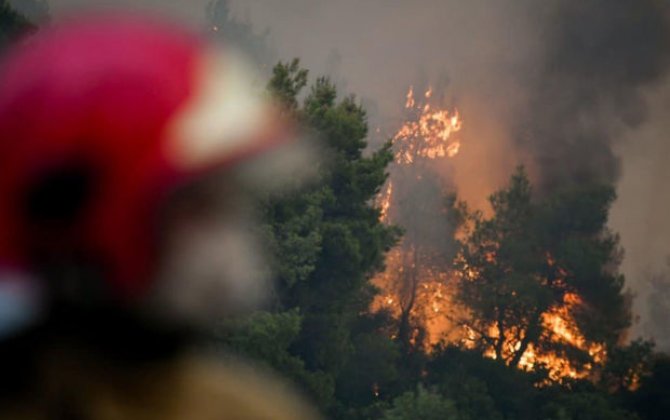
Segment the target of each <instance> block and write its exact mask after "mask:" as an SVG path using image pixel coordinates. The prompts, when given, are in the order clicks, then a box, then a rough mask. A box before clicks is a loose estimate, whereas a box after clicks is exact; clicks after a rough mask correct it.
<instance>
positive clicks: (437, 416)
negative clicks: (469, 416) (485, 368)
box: [383, 386, 461, 420]
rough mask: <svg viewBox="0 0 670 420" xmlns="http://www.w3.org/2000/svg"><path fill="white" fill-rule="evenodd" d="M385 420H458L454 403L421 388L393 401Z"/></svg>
mask: <svg viewBox="0 0 670 420" xmlns="http://www.w3.org/2000/svg"><path fill="white" fill-rule="evenodd" d="M383 418H384V419H385V420H413V419H424V420H450V419H452V420H457V419H460V418H461V417H460V416H459V415H458V411H457V410H456V408H455V406H454V403H453V401H450V400H448V399H446V398H444V397H443V396H441V395H440V394H438V393H434V392H431V391H428V390H426V389H425V388H423V387H422V386H419V387H418V388H417V390H416V392H406V393H404V394H402V395H401V396H399V397H397V398H396V399H394V400H393V406H392V407H391V408H390V409H388V410H386V412H385V413H384V417H383Z"/></svg>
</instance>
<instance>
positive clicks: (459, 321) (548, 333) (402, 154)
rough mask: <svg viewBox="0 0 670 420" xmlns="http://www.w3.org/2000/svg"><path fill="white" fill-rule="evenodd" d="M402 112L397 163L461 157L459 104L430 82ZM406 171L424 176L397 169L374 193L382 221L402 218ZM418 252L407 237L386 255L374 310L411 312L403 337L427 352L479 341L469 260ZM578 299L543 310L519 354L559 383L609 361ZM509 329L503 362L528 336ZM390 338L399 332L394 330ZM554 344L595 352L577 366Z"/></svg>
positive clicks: (490, 353)
mask: <svg viewBox="0 0 670 420" xmlns="http://www.w3.org/2000/svg"><path fill="white" fill-rule="evenodd" d="M405 111H406V113H407V116H408V118H406V120H405V122H404V123H403V124H402V125H401V126H400V128H399V129H398V130H397V132H396V134H395V135H394V136H393V138H392V142H393V149H394V158H395V159H394V160H395V164H396V165H397V167H406V168H407V167H411V166H413V165H417V166H416V167H417V168H423V166H419V164H421V163H422V162H427V161H433V160H437V159H449V158H454V157H456V156H458V154H459V151H460V150H461V142H460V141H459V140H458V139H457V138H456V136H457V133H458V132H459V131H460V130H461V129H462V127H463V121H462V120H461V117H460V115H459V113H458V111H456V110H453V111H450V110H447V109H445V108H442V107H438V106H436V105H435V92H434V91H433V90H432V89H431V88H429V89H428V90H426V91H425V92H424V93H423V95H417V94H416V93H415V91H414V89H413V88H412V87H410V88H409V90H408V92H407V95H406V98H405ZM401 173H404V174H408V173H411V174H412V175H411V176H414V177H416V179H417V180H419V179H421V177H422V176H424V175H425V174H424V173H423V172H421V170H417V171H410V172H408V171H394V170H393V168H392V170H391V176H390V179H389V181H388V182H387V184H386V185H385V186H384V188H383V189H382V191H381V192H380V194H379V197H378V199H377V205H378V208H379V209H380V219H381V221H382V222H384V223H398V221H397V220H394V218H395V217H397V214H396V213H397V209H396V207H397V206H398V203H400V202H402V200H403V198H404V197H402V194H403V191H400V190H398V189H402V185H403V183H402V182H400V179H396V178H394V177H397V176H399V174H401ZM405 176H407V175H405ZM394 181H396V182H394ZM396 195H397V197H396ZM412 253H413V254H414V257H412V256H411V254H412ZM420 253H421V254H422V255H424V256H425V255H428V256H429V255H430V253H431V250H430V249H421V250H420ZM416 254H417V244H413V243H410V242H409V240H408V239H407V238H405V241H404V242H403V243H402V244H401V245H399V246H398V247H396V248H394V249H393V250H391V251H390V252H389V253H388V254H387V258H386V270H385V271H384V272H383V273H380V274H379V275H377V276H376V277H375V278H374V279H373V283H374V284H375V286H377V287H378V288H379V290H380V292H379V294H378V296H377V297H376V298H375V299H374V301H373V304H372V306H371V310H372V311H379V310H386V311H388V312H389V313H390V314H391V315H392V316H393V317H395V318H396V319H397V320H398V321H399V322H400V320H401V318H403V316H404V317H409V319H411V321H412V325H413V328H414V329H413V331H412V332H411V334H410V335H409V336H406V337H409V342H410V343H411V344H412V345H415V344H416V343H417V339H418V337H420V336H421V334H423V333H425V336H424V338H423V342H422V343H423V344H424V345H425V346H426V347H424V350H427V351H430V346H431V345H434V344H437V343H439V342H444V343H447V344H453V345H458V346H461V347H463V348H469V349H473V348H475V347H476V346H477V341H478V338H480V337H481V335H480V334H478V333H477V332H476V331H474V330H473V329H472V328H470V327H468V320H469V319H471V316H470V315H469V312H468V310H467V309H466V308H464V307H462V306H459V304H458V303H457V302H456V299H455V296H456V291H457V287H458V284H459V282H461V281H472V280H476V279H477V277H478V276H479V275H480V273H479V272H477V270H476V269H474V268H470V267H466V268H463V271H462V272H455V271H454V270H453V269H452V268H451V265H450V264H448V263H445V264H443V265H442V267H434V266H433V267H428V266H424V265H422V263H421V261H422V260H421V259H419V258H417V257H416ZM485 257H486V261H487V262H488V263H495V259H496V255H495V252H491V253H489V254H487V255H486V256H485ZM428 259H430V258H428ZM547 264H548V265H549V266H551V267H554V268H555V272H556V273H557V274H556V277H557V278H556V279H553V281H554V284H561V283H562V282H563V279H564V278H565V277H566V276H567V273H566V271H565V270H564V269H563V268H562V267H560V266H559V264H558V263H557V261H556V260H555V259H554V258H553V257H552V256H551V255H547ZM580 305H583V302H582V299H581V298H580V296H579V295H577V294H575V293H570V292H566V293H564V296H563V299H562V302H561V304H559V305H555V306H554V307H551V308H550V309H549V310H547V311H546V312H545V313H543V314H542V315H540V322H541V324H542V326H543V332H542V334H541V336H540V338H539V340H537V343H536V344H529V345H528V346H527V347H526V350H525V351H524V352H523V354H522V355H520V359H519V363H518V368H519V369H522V370H536V369H538V368H540V367H541V368H543V369H546V370H547V373H548V377H549V380H550V381H558V382H560V381H562V380H563V379H564V378H573V379H588V378H591V377H593V375H594V373H593V372H594V369H593V368H594V367H595V366H596V365H599V364H602V363H604V361H605V359H606V356H607V355H606V351H605V347H604V345H602V344H600V343H595V342H590V341H588V340H587V339H586V338H585V337H584V335H583V334H582V333H581V331H580V330H579V327H578V325H577V322H576V321H575V318H574V316H573V313H574V312H575V310H576V309H578V307H579V306H580ZM485 329H486V331H485V332H483V333H484V334H487V335H488V336H489V337H491V338H493V339H495V338H498V335H499V332H498V330H497V328H495V326H490V327H488V328H485ZM504 334H505V339H504V345H503V349H502V353H501V354H502V357H503V358H504V359H505V361H509V360H512V359H513V356H514V355H515V354H516V353H518V352H519V350H520V349H521V346H522V343H521V338H520V337H523V336H524V335H525V331H524V328H523V327H522V326H506V328H505V331H504ZM391 338H392V339H396V338H402V337H398V334H397V333H393V334H392V336H391ZM406 339H407V338H406ZM556 348H558V349H561V348H565V349H570V348H571V349H576V350H579V351H582V352H584V353H585V354H588V355H589V356H590V361H588V362H587V363H582V364H578V365H576V364H575V363H572V362H571V360H570V359H569V358H568V357H567V356H566V355H565V354H562V353H561V350H554V349H556ZM484 355H485V356H486V357H490V358H493V359H495V358H496V354H495V352H494V350H492V349H491V350H487V351H485V353H484Z"/></svg>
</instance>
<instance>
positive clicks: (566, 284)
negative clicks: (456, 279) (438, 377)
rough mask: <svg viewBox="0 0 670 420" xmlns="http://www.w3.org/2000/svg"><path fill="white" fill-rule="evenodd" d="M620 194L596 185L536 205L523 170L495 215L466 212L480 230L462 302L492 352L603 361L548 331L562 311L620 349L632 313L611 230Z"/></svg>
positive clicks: (465, 244)
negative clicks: (613, 209)
mask: <svg viewBox="0 0 670 420" xmlns="http://www.w3.org/2000/svg"><path fill="white" fill-rule="evenodd" d="M614 197H615V196H614V192H613V190H612V188H610V187H609V186H601V185H592V186H589V185H587V186H581V187H575V188H572V189H570V190H565V191H558V192H557V193H555V194H553V195H551V196H548V197H543V198H542V199H535V197H534V195H533V191H532V187H531V185H530V182H529V180H528V177H527V175H526V173H525V171H524V170H523V168H518V169H517V171H516V172H515V173H514V175H513V176H512V178H511V180H510V184H509V186H508V187H507V188H505V189H502V190H500V191H498V192H496V193H494V194H493V195H492V196H491V197H490V203H491V206H492V208H493V216H492V217H490V218H488V219H485V218H483V217H482V215H481V213H472V214H467V215H463V216H462V217H463V219H464V220H466V221H467V222H468V223H470V224H471V226H472V231H471V232H470V234H469V235H467V237H466V238H465V239H464V240H463V241H462V248H461V254H460V256H459V257H458V259H457V267H458V269H459V271H460V272H461V273H462V274H463V279H462V281H461V282H460V285H459V291H458V296H457V298H458V300H459V301H460V302H461V303H462V304H463V305H464V306H465V307H466V308H467V309H468V310H469V311H470V315H471V316H470V317H469V318H467V319H465V320H463V323H464V325H466V326H467V327H468V328H469V329H470V330H471V331H473V332H474V333H475V335H476V339H475V343H476V345H477V347H478V348H480V349H481V351H482V352H490V353H492V354H494V355H495V357H496V359H497V360H499V361H501V362H504V363H506V364H508V365H510V366H513V367H514V366H518V365H519V362H520V361H521V356H522V355H523V354H524V353H525V351H526V350H527V349H528V348H529V346H533V348H534V349H536V350H539V351H545V352H554V353H555V354H559V355H562V356H564V357H567V358H569V359H570V360H572V361H573V362H575V363H578V364H582V365H585V364H587V363H590V364H594V363H595V361H594V360H593V355H592V354H590V353H587V352H586V349H585V348H583V346H582V347H580V346H578V345H577V344H576V343H572V342H566V341H562V340H560V337H555V336H554V335H553V334H552V331H550V330H549V329H548V328H547V327H546V325H545V323H544V319H545V318H544V317H545V316H547V315H549V314H551V313H553V312H555V311H557V310H558V309H560V308H562V307H565V308H568V309H569V313H568V314H563V316H564V317H567V316H569V318H570V319H571V320H572V319H574V322H575V323H576V327H577V328H578V330H579V331H580V332H581V333H582V334H583V335H584V339H585V340H586V341H587V342H594V343H603V344H604V345H606V346H607V347H614V346H615V344H616V342H617V340H618V338H619V337H620V335H621V333H622V332H623V331H624V329H625V328H626V327H628V325H629V323H630V312H629V308H628V306H627V302H626V299H625V296H624V294H623V293H622V288H623V277H622V276H621V275H619V274H617V272H616V268H617V266H618V257H619V248H618V238H617V237H616V236H615V235H613V234H611V233H610V232H609V231H608V230H607V228H606V222H607V214H608V209H609V206H610V205H611V203H612V201H613V200H614ZM461 208H464V207H463V206H461Z"/></svg>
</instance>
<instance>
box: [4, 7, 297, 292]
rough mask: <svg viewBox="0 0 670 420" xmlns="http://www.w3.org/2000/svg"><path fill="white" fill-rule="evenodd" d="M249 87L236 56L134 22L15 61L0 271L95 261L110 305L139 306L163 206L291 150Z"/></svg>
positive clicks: (89, 21)
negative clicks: (179, 191) (199, 182)
mask: <svg viewBox="0 0 670 420" xmlns="http://www.w3.org/2000/svg"><path fill="white" fill-rule="evenodd" d="M250 82H251V81H250V80H249V75H248V69H246V68H244V66H243V65H242V63H241V62H240V60H239V59H237V58H236V57H235V55H234V54H232V53H228V52H226V51H214V49H213V48H212V46H211V45H209V44H208V43H207V42H205V41H204V40H203V39H201V37H199V36H197V35H196V34H194V33H191V32H189V31H188V30H185V29H184V28H182V27H181V26H178V25H175V24H172V23H166V22H164V21H160V20H155V19H150V18H144V17H142V18H141V17H137V16H126V15H116V16H114V17H109V16H105V17H101V16H100V17H91V16H88V17H86V18H85V19H78V20H73V21H70V22H67V23H64V24H62V25H59V26H57V27H54V28H50V29H46V30H44V31H42V32H40V33H39V34H37V35H36V36H34V37H32V38H31V39H29V41H28V42H27V43H24V44H23V45H21V46H19V47H17V48H15V49H14V51H12V52H10V54H9V55H8V56H7V58H6V60H5V61H4V63H3V65H2V67H1V70H0V270H5V271H7V272H9V271H15V270H19V271H22V272H31V271H33V270H34V269H35V267H36V266H40V265H49V264H51V263H52V260H54V261H55V262H56V263H57V262H58V260H61V259H64V260H67V259H73V260H77V259H82V260H86V261H95V262H96V265H97V266H98V267H101V268H102V271H103V274H104V280H105V283H106V284H107V285H109V286H111V289H112V291H113V292H114V293H115V294H116V295H117V296H119V297H120V298H122V299H134V298H138V297H141V296H143V295H144V294H145V293H146V291H147V290H148V289H149V287H150V285H151V279H152V278H154V275H155V270H156V258H157V255H156V253H157V244H156V242H157V228H158V227H157V224H156V216H157V214H158V212H159V209H160V208H161V207H162V205H163V204H164V201H165V199H166V197H167V195H168V194H169V193H170V192H171V191H173V190H174V189H175V188H177V186H179V185H182V184H185V183H188V182H189V181H190V180H192V179H194V178H197V177H200V176H202V175H203V174H205V173H208V172H211V171H212V170H214V169H220V168H227V167H230V166H231V165H233V164H235V163H236V162H238V161H240V160H245V159H247V158H248V157H250V156H252V155H258V154H259V153H260V152H263V151H267V150H270V149H273V148H274V147H275V146H278V145H279V144H282V143H283V142H286V141H287V140H290V139H292V138H293V137H294V136H293V135H291V133H289V131H290V130H288V127H287V126H286V125H284V124H283V123H282V122H280V119H279V118H278V113H276V112H274V110H273V107H272V106H270V105H269V104H268V103H267V102H266V101H263V100H262V99H261V98H260V97H256V96H254V95H253V93H252V90H251V89H250V86H249V83H250ZM1 281H2V278H0V282H1Z"/></svg>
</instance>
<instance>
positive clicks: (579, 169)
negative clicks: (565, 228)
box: [517, 0, 670, 189]
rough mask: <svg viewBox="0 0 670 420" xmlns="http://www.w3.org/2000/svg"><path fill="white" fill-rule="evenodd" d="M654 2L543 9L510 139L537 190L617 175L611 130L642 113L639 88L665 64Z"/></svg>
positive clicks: (596, 0) (668, 32)
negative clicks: (525, 94) (535, 177)
mask: <svg viewBox="0 0 670 420" xmlns="http://www.w3.org/2000/svg"><path fill="white" fill-rule="evenodd" d="M663 6H664V5H663V4H662V3H660V2H658V1H654V0H617V1H610V0H576V1H572V0H569V1H562V2H560V3H558V4H556V5H554V6H552V7H550V8H548V10H546V11H544V13H542V14H541V15H540V19H541V20H542V21H543V22H544V25H542V26H543V28H544V29H543V30H542V31H541V33H540V34H539V36H540V39H541V44H542V45H543V47H542V50H541V54H540V56H539V57H538V67H537V70H536V71H535V72H533V74H532V75H531V77H530V80H529V83H528V88H529V91H530V99H529V102H528V108H527V109H528V111H529V112H528V115H527V117H526V118H525V121H524V120H521V121H520V130H519V134H518V138H517V140H518V141H519V145H520V146H521V148H523V149H526V150H528V151H529V152H530V155H531V158H532V160H533V163H534V164H535V165H536V171H537V173H538V174H539V178H540V179H539V182H540V185H541V187H542V188H546V189H553V188H556V187H559V186H561V185H565V184H566V183H571V182H576V183H583V182H607V183H612V182H615V181H617V180H618V179H619V176H620V174H621V162H620V158H619V157H618V156H617V155H616V154H615V150H614V143H615V142H617V141H618V140H620V139H621V136H619V135H618V132H620V131H621V130H624V129H630V128H636V127H639V126H640V125H641V124H642V123H643V122H644V121H645V120H646V119H647V116H648V112H649V111H648V105H647V103H646V101H645V99H644V98H643V92H642V88H645V87H649V86H653V85H654V84H655V83H658V82H659V81H661V80H662V79H663V77H664V76H665V75H666V73H667V71H668V65H669V64H670V61H669V59H670V26H669V22H668V15H667V10H666V8H665V7H663Z"/></svg>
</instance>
